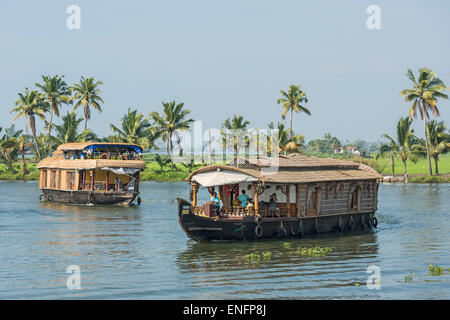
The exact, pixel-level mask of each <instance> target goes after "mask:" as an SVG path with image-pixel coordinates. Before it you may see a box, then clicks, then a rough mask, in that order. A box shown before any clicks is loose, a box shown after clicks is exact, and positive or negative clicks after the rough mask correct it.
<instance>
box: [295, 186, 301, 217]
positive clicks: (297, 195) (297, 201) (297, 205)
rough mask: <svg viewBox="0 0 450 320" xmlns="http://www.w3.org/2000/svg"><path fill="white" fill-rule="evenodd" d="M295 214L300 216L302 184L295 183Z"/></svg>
mask: <svg viewBox="0 0 450 320" xmlns="http://www.w3.org/2000/svg"><path fill="white" fill-rule="evenodd" d="M295 216H297V217H300V185H299V184H296V185H295Z"/></svg>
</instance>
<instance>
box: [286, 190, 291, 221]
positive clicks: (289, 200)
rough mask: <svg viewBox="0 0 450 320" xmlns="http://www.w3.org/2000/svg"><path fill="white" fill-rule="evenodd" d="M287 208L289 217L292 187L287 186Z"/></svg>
mask: <svg viewBox="0 0 450 320" xmlns="http://www.w3.org/2000/svg"><path fill="white" fill-rule="evenodd" d="M286 208H287V215H288V217H290V216H291V187H290V186H289V185H287V186H286Z"/></svg>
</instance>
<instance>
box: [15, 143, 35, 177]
mask: <svg viewBox="0 0 450 320" xmlns="http://www.w3.org/2000/svg"><path fill="white" fill-rule="evenodd" d="M32 146H33V144H32V143H31V139H30V136H29V135H27V134H21V135H20V136H19V138H17V149H18V151H19V152H20V156H21V158H22V175H24V176H25V175H26V174H27V173H28V170H27V164H26V162H25V151H26V149H27V148H28V147H32Z"/></svg>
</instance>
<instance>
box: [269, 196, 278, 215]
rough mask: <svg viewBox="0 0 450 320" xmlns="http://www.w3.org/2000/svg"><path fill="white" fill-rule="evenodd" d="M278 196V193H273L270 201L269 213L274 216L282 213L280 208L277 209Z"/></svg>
mask: <svg viewBox="0 0 450 320" xmlns="http://www.w3.org/2000/svg"><path fill="white" fill-rule="evenodd" d="M277 201H278V199H277V195H276V193H272V194H271V195H270V199H269V212H270V213H271V214H272V215H273V214H274V213H275V214H276V213H278V211H280V208H277Z"/></svg>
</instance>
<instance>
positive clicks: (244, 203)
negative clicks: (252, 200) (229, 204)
mask: <svg viewBox="0 0 450 320" xmlns="http://www.w3.org/2000/svg"><path fill="white" fill-rule="evenodd" d="M238 199H239V201H241V207H246V206H247V202H248V195H246V194H245V190H242V194H241V195H240V196H239V197H238Z"/></svg>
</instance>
